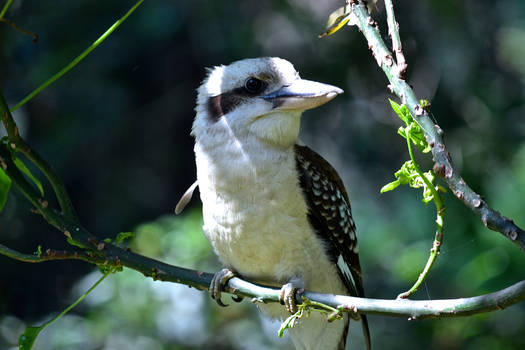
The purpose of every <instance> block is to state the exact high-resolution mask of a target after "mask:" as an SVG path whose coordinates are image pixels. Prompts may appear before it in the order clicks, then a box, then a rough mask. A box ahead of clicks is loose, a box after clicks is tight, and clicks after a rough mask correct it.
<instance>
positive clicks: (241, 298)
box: [232, 295, 244, 303]
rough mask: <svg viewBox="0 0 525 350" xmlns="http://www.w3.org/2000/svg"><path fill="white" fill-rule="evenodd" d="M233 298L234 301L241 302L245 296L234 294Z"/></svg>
mask: <svg viewBox="0 0 525 350" xmlns="http://www.w3.org/2000/svg"><path fill="white" fill-rule="evenodd" d="M232 300H233V301H234V302H236V303H240V302H241V301H243V300H244V298H243V297H241V296H240V295H233V296H232Z"/></svg>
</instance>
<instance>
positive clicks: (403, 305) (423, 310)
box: [226, 278, 525, 320]
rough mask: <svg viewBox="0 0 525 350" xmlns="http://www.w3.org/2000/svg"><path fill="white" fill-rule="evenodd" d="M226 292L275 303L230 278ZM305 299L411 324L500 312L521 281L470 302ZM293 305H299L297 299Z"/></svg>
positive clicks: (524, 290)
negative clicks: (398, 318)
mask: <svg viewBox="0 0 525 350" xmlns="http://www.w3.org/2000/svg"><path fill="white" fill-rule="evenodd" d="M226 291H227V292H229V293H234V294H237V295H243V296H248V297H253V298H256V300H255V301H257V302H278V301H279V289H272V288H268V287H262V286H258V285H255V284H252V283H249V282H246V281H243V280H241V279H239V278H232V279H231V280H230V281H229V283H228V286H227V288H226ZM302 295H303V296H305V297H306V298H308V299H310V300H312V301H316V302H319V303H322V304H325V305H328V306H331V307H334V308H338V309H340V310H342V311H352V312H359V313H363V314H376V315H384V316H393V317H408V318H409V319H411V320H415V319H424V318H437V317H459V316H469V315H474V314H479V313H483V312H489V311H494V310H500V309H504V308H506V307H508V306H511V305H513V304H516V303H518V302H520V301H522V300H525V280H524V281H520V282H518V283H516V284H514V285H512V286H510V287H507V288H505V289H503V290H500V291H497V292H494V293H490V294H484V295H480V296H476V297H471V298H460V299H441V300H408V299H396V300H387V299H369V298H357V297H350V296H343V295H333V294H322V293H315V292H308V291H306V292H304V294H302ZM296 302H297V304H300V303H301V302H302V300H301V297H300V296H297V298H296Z"/></svg>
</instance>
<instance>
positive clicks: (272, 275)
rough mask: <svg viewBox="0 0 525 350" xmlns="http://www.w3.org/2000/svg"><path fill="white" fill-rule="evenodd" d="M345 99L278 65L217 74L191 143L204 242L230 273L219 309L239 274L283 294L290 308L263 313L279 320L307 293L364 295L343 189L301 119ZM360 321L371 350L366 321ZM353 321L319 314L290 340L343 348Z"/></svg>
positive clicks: (222, 69)
mask: <svg viewBox="0 0 525 350" xmlns="http://www.w3.org/2000/svg"><path fill="white" fill-rule="evenodd" d="M342 92H343V90H341V89H339V88H337V87H335V86H331V85H326V84H321V83H317V82H314V81H309V80H304V79H301V78H300V77H299V74H298V73H297V71H296V70H295V69H294V67H293V66H292V64H291V63H290V62H288V61H286V60H284V59H280V58H275V57H265V58H255V59H245V60H241V61H237V62H234V63H232V64H230V65H228V66H219V67H215V68H213V69H210V70H209V74H208V76H207V78H206V79H205V80H204V82H203V83H202V85H201V86H200V88H199V90H198V98H197V107H196V117H195V121H194V123H193V128H192V135H193V136H194V137H195V157H196V163H197V182H198V185H199V189H200V196H201V199H202V203H203V208H202V211H203V218H204V226H203V230H204V234H205V236H206V237H207V239H208V240H209V241H210V242H211V244H212V246H213V248H214V250H215V252H216V254H217V255H218V256H219V258H220V260H221V261H222V263H223V264H224V266H225V267H226V268H227V269H225V270H223V271H221V272H219V273H218V274H216V275H215V278H214V281H213V282H212V286H211V287H210V292H211V293H212V297H214V298H215V299H217V300H218V302H220V288H221V286H222V285H223V284H224V283H226V282H227V280H228V279H229V278H231V277H232V276H234V275H237V276H239V277H242V278H244V279H246V280H248V281H251V282H256V283H261V284H264V285H270V286H275V287H281V301H282V303H283V304H285V305H286V307H283V306H281V305H279V304H271V303H270V304H264V305H259V308H260V309H261V311H262V312H263V313H264V314H266V315H268V316H270V317H272V318H276V319H283V318H286V317H288V316H289V315H290V313H289V312H290V311H293V310H294V309H295V301H294V297H295V293H297V292H298V291H299V292H300V291H301V290H303V289H306V290H309V291H315V292H321V293H332V294H346V295H348V294H350V295H353V296H360V297H363V296H364V291H363V284H362V278H361V267H360V264H359V256H358V249H357V237H356V232H355V225H354V221H353V219H352V213H351V211H350V202H349V200H348V195H347V193H346V190H345V188H344V185H343V182H342V181H341V179H340V178H339V176H338V175H337V173H336V171H335V170H334V169H333V168H332V166H331V165H330V164H329V163H328V162H327V161H326V160H325V159H323V158H322V157H321V156H320V155H318V154H317V153H316V152H314V151H312V150H311V149H310V148H308V147H306V146H304V145H303V144H301V143H300V141H299V140H298V135H299V126H300V121H301V114H302V113H303V112H304V111H305V110H307V109H311V108H315V107H318V106H320V105H322V104H324V103H326V102H328V101H330V100H331V99H333V98H334V97H336V96H337V95H338V94H341V93H342ZM193 188H194V186H193ZM361 320H362V323H363V332H364V335H365V342H366V344H367V348H369V347H370V337H369V331H368V324H367V320H366V317H365V316H361ZM348 323H349V318H348V315H345V316H344V320H343V321H336V322H332V323H328V322H327V321H326V316H325V315H323V314H320V313H316V312H314V313H311V315H310V317H308V318H306V317H305V318H303V319H301V320H300V322H299V324H298V325H296V326H295V327H294V328H292V329H291V330H290V336H291V338H292V341H293V343H294V345H295V347H296V348H297V349H344V347H345V343H346V336H347V333H348Z"/></svg>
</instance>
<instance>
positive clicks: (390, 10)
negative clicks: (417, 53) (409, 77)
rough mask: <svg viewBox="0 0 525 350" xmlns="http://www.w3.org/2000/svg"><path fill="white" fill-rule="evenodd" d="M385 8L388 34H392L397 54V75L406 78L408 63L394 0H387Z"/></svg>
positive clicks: (393, 45)
mask: <svg viewBox="0 0 525 350" xmlns="http://www.w3.org/2000/svg"><path fill="white" fill-rule="evenodd" d="M385 8H386V18H387V23H388V34H389V35H390V38H392V51H394V53H395V55H396V61H397V68H398V72H397V75H398V77H399V78H400V79H405V78H406V71H407V68H408V65H407V63H406V61H405V55H404V54H403V47H402V45H401V37H400V36H399V24H398V23H397V22H396V17H395V15H394V5H393V4H392V0H385Z"/></svg>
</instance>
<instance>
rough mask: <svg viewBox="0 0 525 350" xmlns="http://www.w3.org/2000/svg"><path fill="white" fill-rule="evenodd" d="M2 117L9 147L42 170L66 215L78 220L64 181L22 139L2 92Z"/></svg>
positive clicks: (0, 105) (0, 104)
mask: <svg viewBox="0 0 525 350" xmlns="http://www.w3.org/2000/svg"><path fill="white" fill-rule="evenodd" d="M0 116H1V118H2V122H3V124H4V127H5V129H6V131H7V137H8V139H9V145H10V147H11V149H12V150H14V151H19V152H21V153H22V154H23V155H25V156H26V157H27V158H28V159H29V160H31V162H33V164H35V165H36V166H37V167H38V168H39V169H40V171H41V172H42V173H43V174H44V175H45V176H46V178H47V179H48V181H49V183H50V184H51V186H52V187H53V191H55V194H56V198H57V200H58V203H59V205H60V208H61V209H62V211H63V213H64V215H67V216H69V217H71V218H72V219H76V217H77V215H76V213H75V209H74V208H73V204H72V203H71V199H70V198H69V195H68V193H67V191H66V188H65V186H64V184H63V183H62V180H60V178H59V177H58V176H57V174H56V173H55V171H54V170H53V169H52V168H51V166H50V165H49V164H48V163H47V162H46V161H45V160H44V159H43V158H42V157H41V156H40V155H39V154H38V153H37V152H36V151H35V150H33V149H32V148H31V147H29V145H28V144H27V143H26V142H25V141H24V140H23V139H22V137H21V136H20V133H19V130H18V126H17V125H16V123H15V121H14V119H13V116H12V115H11V112H10V111H9V108H8V106H7V103H6V101H5V98H4V95H3V94H2V92H1V91H0Z"/></svg>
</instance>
